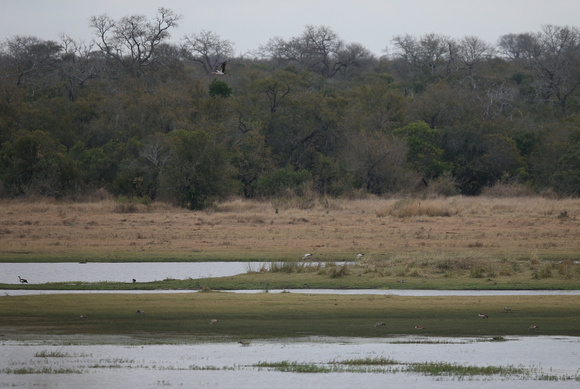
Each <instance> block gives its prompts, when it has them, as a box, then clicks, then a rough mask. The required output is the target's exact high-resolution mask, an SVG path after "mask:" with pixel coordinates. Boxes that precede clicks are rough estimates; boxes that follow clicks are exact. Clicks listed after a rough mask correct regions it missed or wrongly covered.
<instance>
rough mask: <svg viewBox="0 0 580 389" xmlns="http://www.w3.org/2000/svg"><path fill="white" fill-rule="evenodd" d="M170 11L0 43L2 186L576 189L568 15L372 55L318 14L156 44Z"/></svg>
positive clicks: (182, 191)
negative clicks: (232, 34) (284, 26)
mask: <svg viewBox="0 0 580 389" xmlns="http://www.w3.org/2000/svg"><path fill="white" fill-rule="evenodd" d="M179 21H180V16H179V15H178V14H176V13H175V12H173V11H171V10H168V9H163V8H160V9H159V11H158V14H157V15H155V16H153V17H152V18H148V17H146V16H126V17H124V18H121V19H119V20H113V19H111V18H109V17H108V16H106V15H100V16H93V17H91V18H90V19H89V23H90V26H91V28H92V29H93V31H94V39H93V41H91V42H82V41H78V40H75V39H74V37H68V36H63V37H62V39H61V41H58V42H56V41H47V40H43V39H42V38H41V37H31V36H14V37H12V38H10V39H7V40H5V41H3V42H0V145H1V147H0V197H3V198H15V197H21V198H27V197H32V198H37V197H39V196H41V197H55V198H63V197H65V198H73V199H74V198H83V196H86V195H87V194H92V193H95V192H96V191H97V190H102V189H104V190H106V191H107V192H108V193H110V194H112V195H113V196H115V197H118V198H126V199H138V200H140V201H145V202H148V201H152V200H162V201H167V202H171V203H174V204H176V205H179V206H183V207H187V208H190V209H203V208H207V207H208V206H210V205H211V204H213V203H214V202H215V201H216V200H220V199H223V198H227V197H231V196H239V197H244V198H249V199H252V198H265V199H272V198H277V197H281V196H289V195H291V196H295V197H298V198H300V197H306V198H308V197H313V196H319V195H320V196H329V197H345V198H353V197H360V196H362V195H366V194H373V195H378V196H384V195H398V194H410V195H414V196H417V197H429V196H452V195H457V194H462V195H479V194H481V193H482V192H486V191H493V190H495V191H498V192H501V190H502V188H503V190H505V191H508V192H509V194H522V193H523V194H533V193H540V194H547V193H549V194H553V195H561V196H577V195H578V194H579V193H580V99H579V98H580V30H579V29H578V28H577V27H573V26H551V25H546V26H544V27H542V28H541V30H540V31H536V32H523V33H521V32H515V33H510V32H509V31H507V32H506V35H504V36H502V37H501V38H500V40H499V41H498V42H495V43H494V44H490V43H486V42H484V41H483V40H481V39H479V38H478V37H474V36H466V37H464V38H450V37H446V36H442V35H438V34H429V35H425V36H410V35H399V36H395V37H394V38H393V39H392V40H391V39H389V38H388V37H386V38H385V47H388V48H389V50H388V54H386V55H384V56H383V57H380V58H377V57H376V56H375V55H373V54H372V53H371V52H370V51H369V50H367V49H366V48H365V47H364V45H363V44H364V42H362V44H361V43H349V42H345V41H343V40H342V39H341V38H340V37H339V36H338V34H337V33H335V32H334V31H333V30H332V29H331V28H330V27H326V26H306V27H305V28H304V31H303V32H302V34H301V35H299V36H296V37H292V38H289V39H282V38H270V37H265V42H264V45H263V46H261V47H259V48H256V51H255V52H254V53H251V54H243V55H236V53H235V45H234V42H232V41H230V40H227V39H225V38H223V37H220V36H219V35H217V34H215V33H213V32H209V31H201V32H192V33H191V34H188V35H186V36H184V37H183V38H179V37H173V38H174V39H172V40H170V37H171V35H170V34H171V33H172V30H173V29H174V28H175V27H176V26H178V24H179ZM268 38H270V39H269V40H268ZM175 42H178V43H175ZM224 61H225V62H227V68H226V69H227V70H226V74H225V75H214V74H212V72H213V71H215V69H216V68H217V67H218V66H219V65H221V63H223V62H224ZM494 188H495V189H494ZM498 188H499V189H498Z"/></svg>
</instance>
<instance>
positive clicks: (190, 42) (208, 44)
mask: <svg viewBox="0 0 580 389" xmlns="http://www.w3.org/2000/svg"><path fill="white" fill-rule="evenodd" d="M183 39H184V43H183V48H184V50H185V51H186V52H187V53H188V54H189V55H190V56H191V60H192V61H194V62H195V63H198V64H200V65H201V66H202V67H203V70H204V71H205V73H206V74H210V73H211V72H212V71H213V70H215V69H216V67H217V66H218V64H221V63H222V62H225V61H226V60H227V59H228V58H231V57H233V56H234V53H235V52H234V44H233V43H232V42H231V41H229V40H226V39H221V38H220V36H219V35H218V34H216V33H215V32H212V31H205V30H202V31H201V32H199V33H197V34H190V35H186V36H185V37H184V38H183Z"/></svg>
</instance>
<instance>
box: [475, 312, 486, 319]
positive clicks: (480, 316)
mask: <svg viewBox="0 0 580 389" xmlns="http://www.w3.org/2000/svg"><path fill="white" fill-rule="evenodd" d="M477 317H479V318H480V319H487V315H484V314H483V313H478V314H477Z"/></svg>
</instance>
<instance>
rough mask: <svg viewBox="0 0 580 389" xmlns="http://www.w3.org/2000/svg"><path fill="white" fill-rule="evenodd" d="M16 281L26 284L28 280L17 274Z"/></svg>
mask: <svg viewBox="0 0 580 389" xmlns="http://www.w3.org/2000/svg"><path fill="white" fill-rule="evenodd" d="M18 281H20V283H21V284H28V280H26V279H24V278H21V277H20V276H18Z"/></svg>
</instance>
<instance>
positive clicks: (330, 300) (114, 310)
mask: <svg viewBox="0 0 580 389" xmlns="http://www.w3.org/2000/svg"><path fill="white" fill-rule="evenodd" d="M504 307H509V308H511V310H509V311H507V312H506V311H504ZM137 310H142V311H144V312H145V314H137V313H136V312H137ZM478 313H484V314H486V315H488V318H487V319H480V318H479V317H478ZM81 315H85V316H86V318H81ZM212 319H217V323H215V324H211V320H212ZM377 322H384V323H385V326H380V327H375V324H376V323H377ZM416 325H420V326H423V327H425V329H424V330H417V329H415V326H416ZM531 325H537V326H538V327H539V328H538V329H537V330H530V329H529V327H530V326H531ZM0 328H1V329H2V336H6V337H7V338H18V336H19V335H25V334H55V335H58V334H98V335H105V334H106V335H131V336H137V337H139V336H143V337H149V336H154V337H153V338H151V339H153V340H155V341H159V342H163V341H165V340H164V339H169V338H175V339H179V341H181V342H183V341H184V340H186V339H187V337H188V336H190V337H192V338H197V339H199V338H200V337H201V338H204V339H217V340H223V339H225V338H230V337H234V338H235V337H238V338H269V337H296V336H362V337H383V336H389V335H394V334H421V335H429V336H506V335H571V336H579V335H580V296H488V297H458V296H455V297H453V296H451V297H450V296H447V297H401V296H375V295H315V294H295V293H282V294H272V293H259V294H252V295H245V294H234V293H224V292H211V293H188V294H140V295H139V294H138V295H135V294H115V295H110V294H104V295H103V294H84V295H80V294H79V295H74V294H70V295H68V294H67V295H42V296H8V297H4V298H1V299H0Z"/></svg>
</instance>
